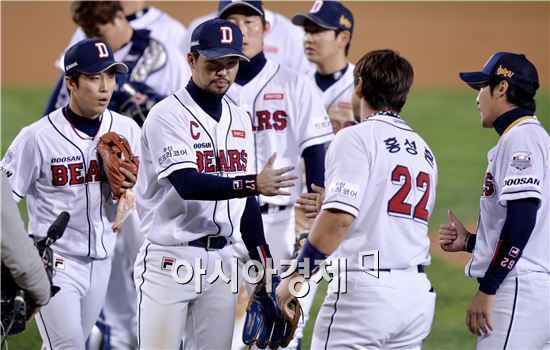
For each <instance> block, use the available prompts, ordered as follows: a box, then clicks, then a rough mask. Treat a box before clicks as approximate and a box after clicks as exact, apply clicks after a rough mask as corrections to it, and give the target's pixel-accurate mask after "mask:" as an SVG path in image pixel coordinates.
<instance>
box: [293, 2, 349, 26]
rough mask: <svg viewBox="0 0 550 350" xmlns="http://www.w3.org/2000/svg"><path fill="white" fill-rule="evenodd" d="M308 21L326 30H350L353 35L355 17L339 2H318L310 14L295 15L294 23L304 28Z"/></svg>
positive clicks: (314, 4) (312, 7)
mask: <svg viewBox="0 0 550 350" xmlns="http://www.w3.org/2000/svg"><path fill="white" fill-rule="evenodd" d="M308 19H309V20H310V21H312V22H313V23H315V24H317V25H318V26H320V27H322V28H325V29H330V30H348V31H349V32H350V33H353V15H352V13H351V11H350V10H349V9H347V8H346V7H345V6H344V5H342V4H341V3H340V2H338V1H322V0H317V1H315V3H313V6H311V9H310V10H309V12H308V13H297V14H295V15H294V16H293V17H292V23H294V24H295V25H297V26H301V27H303V26H304V23H305V22H306V20H308Z"/></svg>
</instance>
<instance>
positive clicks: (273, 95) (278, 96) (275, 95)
mask: <svg viewBox="0 0 550 350" xmlns="http://www.w3.org/2000/svg"><path fill="white" fill-rule="evenodd" d="M284 98H285V95H284V94H283V93H282V92H270V93H267V94H264V101H272V100H284Z"/></svg>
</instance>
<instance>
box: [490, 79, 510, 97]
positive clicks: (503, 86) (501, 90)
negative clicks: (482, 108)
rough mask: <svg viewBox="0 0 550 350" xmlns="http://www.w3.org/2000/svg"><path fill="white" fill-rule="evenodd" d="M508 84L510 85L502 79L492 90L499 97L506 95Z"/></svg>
mask: <svg viewBox="0 0 550 350" xmlns="http://www.w3.org/2000/svg"><path fill="white" fill-rule="evenodd" d="M509 86H510V85H509V84H508V81H506V80H502V81H501V82H500V83H498V85H497V86H496V87H495V89H494V90H493V91H495V92H496V93H497V94H498V96H499V97H501V96H506V91H508V87H509ZM493 93H494V92H493Z"/></svg>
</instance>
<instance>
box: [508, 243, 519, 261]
mask: <svg viewBox="0 0 550 350" xmlns="http://www.w3.org/2000/svg"><path fill="white" fill-rule="evenodd" d="M519 252H520V249H519V248H517V247H513V246H512V248H511V249H510V252H509V253H508V255H510V256H511V257H512V258H517V257H518V255H519Z"/></svg>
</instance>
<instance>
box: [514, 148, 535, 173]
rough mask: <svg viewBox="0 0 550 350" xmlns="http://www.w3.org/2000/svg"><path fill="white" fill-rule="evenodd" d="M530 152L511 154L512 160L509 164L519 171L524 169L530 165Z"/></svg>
mask: <svg viewBox="0 0 550 350" xmlns="http://www.w3.org/2000/svg"><path fill="white" fill-rule="evenodd" d="M531 165H532V164H531V154H530V153H525V152H518V153H514V154H513V155H512V161H511V162H510V166H511V167H512V168H515V169H517V170H519V171H522V170H525V169H527V168H530V167H531Z"/></svg>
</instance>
